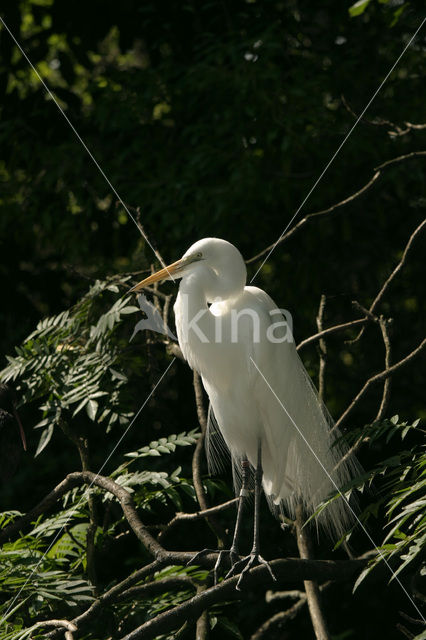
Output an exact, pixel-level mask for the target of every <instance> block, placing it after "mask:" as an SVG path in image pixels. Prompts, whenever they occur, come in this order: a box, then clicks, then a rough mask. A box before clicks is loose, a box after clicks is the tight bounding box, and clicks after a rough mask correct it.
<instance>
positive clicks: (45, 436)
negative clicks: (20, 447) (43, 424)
mask: <svg viewBox="0 0 426 640" xmlns="http://www.w3.org/2000/svg"><path fill="white" fill-rule="evenodd" d="M54 428H55V425H54V424H49V426H48V427H47V429H45V430H44V431H43V433H42V434H41V437H40V440H39V443H38V447H37V451H36V452H35V455H34V458H36V457H37V456H38V455H39V454H40V453H41V452H42V451H43V449H44V448H45V447H47V445H48V444H49V442H50V438H51V437H52V434H53V430H54Z"/></svg>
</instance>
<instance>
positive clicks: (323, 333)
mask: <svg viewBox="0 0 426 640" xmlns="http://www.w3.org/2000/svg"><path fill="white" fill-rule="evenodd" d="M367 322H370V319H369V318H358V319H357V320H350V321H349V322H343V323H342V324H336V325H335V326H334V327H329V328H328V329H324V330H323V331H320V332H319V333H315V334H314V335H313V336H309V338H305V339H304V340H302V341H301V342H299V344H298V345H297V350H298V351H299V350H300V349H303V347H307V346H308V345H309V344H313V343H314V342H317V341H318V340H321V339H322V338H325V337H327V336H331V335H333V334H334V333H340V331H346V329H352V328H353V327H359V326H360V325H364V324H367Z"/></svg>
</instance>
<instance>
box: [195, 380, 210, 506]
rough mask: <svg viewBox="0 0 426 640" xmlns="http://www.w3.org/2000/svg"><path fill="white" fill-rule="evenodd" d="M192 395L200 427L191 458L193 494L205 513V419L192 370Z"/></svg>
mask: <svg viewBox="0 0 426 640" xmlns="http://www.w3.org/2000/svg"><path fill="white" fill-rule="evenodd" d="M193 383H194V395H195V405H196V407H197V416H198V422H199V424H200V427H201V436H200V437H199V438H198V440H197V444H196V446H195V450H194V455H193V456H192V478H193V481H194V488H195V493H196V495H197V500H198V504H199V505H200V507H201V509H202V510H203V511H205V510H206V509H208V508H209V505H208V504H207V499H206V495H205V493H204V487H203V481H202V479H201V456H202V453H203V448H204V440H205V437H206V429H207V417H206V412H205V410H204V405H203V392H202V389H201V380H200V376H199V375H198V373H197V372H196V371H195V370H194V377H193Z"/></svg>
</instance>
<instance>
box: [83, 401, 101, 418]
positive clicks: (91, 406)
mask: <svg viewBox="0 0 426 640" xmlns="http://www.w3.org/2000/svg"><path fill="white" fill-rule="evenodd" d="M98 406H99V405H98V403H97V402H96V400H91V399H90V400H89V401H88V403H87V405H86V411H87V415H88V416H89V418H90V419H91V420H93V421H94V420H95V418H96V413H97V411H98Z"/></svg>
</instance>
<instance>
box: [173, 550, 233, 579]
mask: <svg viewBox="0 0 426 640" xmlns="http://www.w3.org/2000/svg"><path fill="white" fill-rule="evenodd" d="M210 553H215V554H217V560H216V563H215V565H214V569H213V576H214V583H215V584H217V581H218V576H219V569H220V568H221V566H222V564H223V561H224V559H225V558H226V556H229V560H230V563H231V565H232V567H233V566H235V565H236V564H237V563H238V561H239V560H240V556H239V555H238V551H237V550H236V549H233V548H232V547H231V549H203V550H202V551H199V552H198V553H196V554H195V556H193V557H192V558H191V559H190V560H188V562H187V563H186V566H188V565H190V564H197V560H199V559H200V558H202V557H203V556H205V555H208V554H210Z"/></svg>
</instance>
